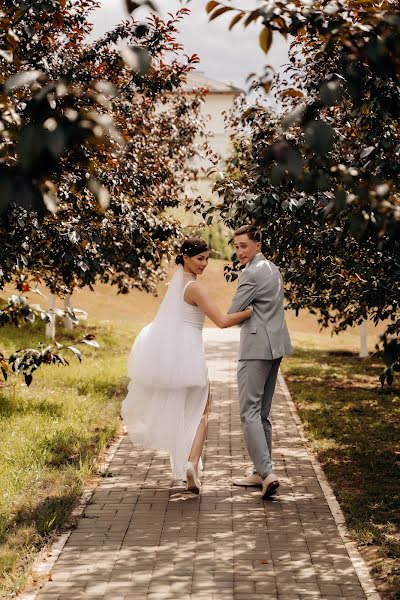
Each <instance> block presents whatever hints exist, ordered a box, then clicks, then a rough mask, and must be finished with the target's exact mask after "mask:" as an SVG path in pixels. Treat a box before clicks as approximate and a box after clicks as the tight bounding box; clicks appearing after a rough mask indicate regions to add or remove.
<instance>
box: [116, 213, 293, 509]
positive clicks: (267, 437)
mask: <svg viewBox="0 0 400 600" xmlns="http://www.w3.org/2000/svg"><path fill="white" fill-rule="evenodd" d="M233 243H234V247H235V253H236V256H237V258H238V260H239V262H240V263H241V265H242V266H244V269H243V271H242V273H241V276H240V280H239V285H238V288H237V291H236V294H235V296H234V297H233V299H232V303H231V306H230V308H229V310H228V314H224V313H222V312H221V311H220V310H219V309H218V307H217V306H216V305H215V304H214V302H213V301H212V300H211V298H210V297H209V295H208V293H207V290H206V289H205V288H204V287H203V286H202V285H201V284H200V283H199V281H198V277H199V276H200V275H201V274H202V273H203V271H204V269H205V268H206V267H207V263H208V258H209V249H208V247H207V244H206V243H205V242H204V241H203V240H202V239H201V238H189V239H186V240H185V241H184V243H183V244H182V246H181V249H180V254H178V256H177V257H176V264H177V269H176V271H175V273H174V275H173V277H172V279H171V281H170V283H169V286H168V290H167V293H166V295H165V297H164V300H163V302H162V303H161V305H160V308H159V310H158V312H157V315H156V317H155V319H154V321H153V322H152V323H150V324H149V325H147V326H146V327H144V328H143V329H142V331H141V332H140V334H139V335H138V336H137V337H136V339H135V343H134V344H133V347H132V350H131V353H130V355H129V359H128V375H129V378H130V380H131V381H130V384H129V388H128V394H127V396H126V398H125V400H124V401H123V403H122V413H121V414H122V417H123V419H124V422H125V426H126V428H127V431H128V433H129V436H130V438H131V439H132V442H133V443H134V444H139V445H140V446H141V447H143V448H151V449H155V450H164V451H168V452H169V454H170V459H171V468H172V477H173V478H174V479H180V480H183V481H186V487H187V489H188V490H189V491H190V492H193V493H197V494H198V493H199V492H200V487H201V484H200V481H199V471H200V470H201V469H202V462H201V453H202V450H203V446H204V443H205V440H206V437H207V422H208V413H209V402H208V398H209V381H208V374H207V365H206V356H205V352H204V347H203V339H202V329H203V325H204V319H205V316H207V317H208V318H209V319H211V321H213V323H215V325H217V327H221V328H225V327H232V326H234V325H240V327H241V331H240V347H239V357H238V370H237V381H238V390H239V404H240V419H241V426H242V431H243V435H244V440H245V443H246V446H247V450H248V453H249V455H250V458H251V460H252V462H253V472H252V473H251V474H250V475H248V476H245V477H243V479H239V480H234V481H233V484H234V485H241V486H258V487H260V488H261V494H262V497H263V498H267V497H269V496H272V495H273V494H275V493H276V491H277V489H278V487H279V481H278V478H277V477H276V475H275V474H274V473H273V467H272V428H271V422H270V419H269V414H270V410H271V404H272V398H273V395H274V390H275V385H276V380H277V375H278V371H279V365H280V362H281V360H282V357H283V356H284V354H286V353H288V352H290V351H291V343H290V337H289V333H288V330H287V326H286V323H285V318H284V308H283V296H284V289H283V280H282V277H281V274H280V272H279V269H278V267H277V266H276V265H274V264H273V263H272V262H271V261H270V260H268V259H267V258H266V257H265V256H264V255H263V254H262V253H261V232H260V231H259V229H258V228H257V227H255V226H252V225H244V226H243V227H240V228H239V229H238V230H237V231H235V233H234V238H233Z"/></svg>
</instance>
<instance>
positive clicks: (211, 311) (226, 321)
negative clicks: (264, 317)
mask: <svg viewBox="0 0 400 600" xmlns="http://www.w3.org/2000/svg"><path fill="white" fill-rule="evenodd" d="M185 300H186V302H189V303H192V304H195V305H196V306H198V307H199V308H200V310H202V311H203V313H204V314H205V315H207V317H208V318H209V319H211V321H212V322H213V323H215V325H217V327H220V328H221V329H225V328H226V327H232V326H233V325H238V324H239V323H241V322H242V321H244V320H245V319H248V318H249V317H251V315H252V314H253V310H252V309H251V308H246V309H245V310H241V311H240V312H235V313H232V314H230V315H227V314H224V313H223V312H222V311H220V310H219V308H218V306H217V305H216V304H214V302H213V301H212V300H211V299H210V298H209V296H208V294H207V292H206V291H205V290H204V288H202V287H201V286H200V285H199V284H198V283H197V282H196V283H193V284H192V285H190V286H189V287H188V288H187V290H186V292H185Z"/></svg>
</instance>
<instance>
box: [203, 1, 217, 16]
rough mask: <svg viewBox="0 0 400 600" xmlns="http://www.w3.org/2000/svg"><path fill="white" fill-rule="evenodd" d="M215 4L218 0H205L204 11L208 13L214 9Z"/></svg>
mask: <svg viewBox="0 0 400 600" xmlns="http://www.w3.org/2000/svg"><path fill="white" fill-rule="evenodd" d="M217 6H219V2H216V1H215V0H210V2H207V5H206V12H207V14H208V15H209V14H210V12H212V11H213V10H214V8H216V7H217Z"/></svg>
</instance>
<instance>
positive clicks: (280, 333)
mask: <svg viewBox="0 0 400 600" xmlns="http://www.w3.org/2000/svg"><path fill="white" fill-rule="evenodd" d="M234 247H235V252H236V256H237V257H238V259H239V262H240V263H241V264H242V265H245V268H244V270H243V272H242V275H241V277H240V282H239V286H238V288H237V291H236V294H235V296H234V298H233V300H232V304H231V306H230V308H229V311H228V312H229V313H234V312H238V311H240V310H244V309H245V308H246V307H247V306H249V305H252V307H253V316H252V317H250V319H248V320H247V321H244V322H243V323H242V325H241V331H240V348H239V362H238V372H237V378H238V388H239V404H240V419H241V424H242V431H243V435H244V439H245V442H246V446H247V450H248V452H249V454H250V457H251V460H252V461H253V464H254V469H253V473H252V474H251V475H248V476H247V477H244V478H243V479H239V480H236V481H234V482H233V484H234V485H243V486H260V487H261V488H262V497H263V498H267V497H268V496H272V495H273V494H274V493H275V492H276V490H277V488H278V487H279V481H278V479H277V477H276V475H275V474H274V473H273V472H272V460H271V453H272V427H271V422H270V420H269V413H270V409H271V403H272V397H273V395H274V390H275V385H276V379H277V375H278V371H279V365H280V362H281V360H282V357H283V355H284V354H286V353H287V352H290V351H291V349H292V348H291V343H290V337H289V333H288V330H287V327H286V323H285V318H284V310H283V280H282V276H281V274H280V272H279V269H278V267H277V266H276V265H274V263H272V262H271V261H269V260H267V259H266V258H265V256H264V255H263V254H262V253H261V232H260V230H259V229H258V228H257V227H255V226H254V225H244V226H243V227H240V229H238V230H237V231H235V234H234Z"/></svg>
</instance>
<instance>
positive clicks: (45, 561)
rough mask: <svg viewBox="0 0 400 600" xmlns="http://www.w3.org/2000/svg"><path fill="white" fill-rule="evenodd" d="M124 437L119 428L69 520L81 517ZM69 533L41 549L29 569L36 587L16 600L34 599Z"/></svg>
mask: <svg viewBox="0 0 400 600" xmlns="http://www.w3.org/2000/svg"><path fill="white" fill-rule="evenodd" d="M125 435H126V432H125V428H121V430H120V431H119V433H118V437H117V438H116V439H115V440H114V441H113V442H112V443H111V444H110V446H109V447H108V449H107V451H106V453H105V455H104V457H103V458H102V460H100V461H99V462H98V463H97V470H96V476H95V484H94V485H93V487H92V488H91V489H86V488H84V489H83V491H82V493H81V495H80V496H79V499H78V503H77V505H76V506H75V508H74V510H73V511H72V512H71V518H75V519H77V518H79V517H81V516H82V514H83V512H84V510H85V508H86V506H87V505H88V503H89V501H90V499H91V497H92V496H93V494H94V492H95V490H96V488H97V486H98V484H99V478H100V477H101V475H103V474H104V473H105V472H106V471H107V469H108V467H109V465H110V463H111V461H112V459H113V458H114V455H115V454H116V452H117V450H118V448H119V447H120V445H121V442H122V440H123V439H124V437H125ZM71 533H72V529H70V530H69V531H65V532H63V533H60V534H58V535H56V536H55V538H54V540H53V541H52V542H51V543H50V544H49V545H47V546H44V548H42V549H41V551H40V552H39V554H38V556H37V557H36V558H35V560H34V561H33V563H32V567H31V575H32V576H35V575H36V577H37V579H38V581H37V585H38V587H37V589H35V590H31V591H27V592H22V593H21V594H17V596H16V598H18V600H35V599H36V597H37V595H38V593H39V592H40V590H41V588H42V586H43V584H44V583H45V578H46V577H48V576H49V575H50V573H51V570H52V568H53V567H54V565H55V563H56V562H57V559H58V557H59V556H60V554H61V552H62V551H63V548H64V546H65V544H66V543H67V541H68V538H69V536H70V535H71Z"/></svg>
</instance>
